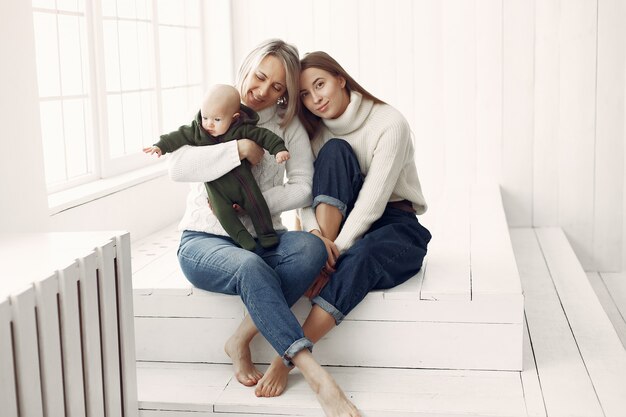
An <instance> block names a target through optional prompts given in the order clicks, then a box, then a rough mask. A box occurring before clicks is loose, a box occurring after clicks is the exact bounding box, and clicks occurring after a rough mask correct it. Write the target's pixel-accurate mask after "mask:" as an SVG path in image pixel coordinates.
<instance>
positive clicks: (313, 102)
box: [300, 67, 350, 119]
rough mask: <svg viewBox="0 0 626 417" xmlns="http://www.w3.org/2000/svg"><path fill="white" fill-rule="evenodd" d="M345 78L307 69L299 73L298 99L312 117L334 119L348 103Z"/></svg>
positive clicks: (315, 69) (317, 69) (320, 70)
mask: <svg viewBox="0 0 626 417" xmlns="http://www.w3.org/2000/svg"><path fill="white" fill-rule="evenodd" d="M345 86H346V80H345V78H343V77H341V76H338V75H333V74H331V73H330V72H328V71H324V70H322V69H319V68H314V67H311V68H307V69H305V70H304V71H302V72H301V73H300V99H301V100H302V104H304V106H305V107H306V108H307V109H309V111H310V112H311V113H313V114H314V115H316V116H318V117H321V118H322V119H336V118H337V117H339V116H341V115H342V114H343V112H344V111H345V110H346V107H348V104H349V103H350V97H349V96H348V92H347V90H346V89H345Z"/></svg>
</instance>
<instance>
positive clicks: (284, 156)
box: [276, 151, 289, 164]
mask: <svg viewBox="0 0 626 417" xmlns="http://www.w3.org/2000/svg"><path fill="white" fill-rule="evenodd" d="M288 159H289V152H287V151H280V152H278V153H277V154H276V162H278V163H279V164H282V163H283V162H285V161H286V160H288Z"/></svg>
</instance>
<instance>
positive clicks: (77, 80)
mask: <svg viewBox="0 0 626 417" xmlns="http://www.w3.org/2000/svg"><path fill="white" fill-rule="evenodd" d="M58 19H59V20H58V22H59V52H60V58H61V89H62V94H63V95H80V94H84V93H85V91H84V90H83V84H84V83H83V58H82V56H83V53H82V51H81V30H80V20H79V18H78V17H76V16H63V15H59V17H58ZM86 54H87V51H85V55H86Z"/></svg>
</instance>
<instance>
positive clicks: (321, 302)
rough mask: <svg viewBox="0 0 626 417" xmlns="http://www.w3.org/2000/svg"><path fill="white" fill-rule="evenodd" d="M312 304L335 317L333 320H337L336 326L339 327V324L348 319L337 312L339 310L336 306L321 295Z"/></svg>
mask: <svg viewBox="0 0 626 417" xmlns="http://www.w3.org/2000/svg"><path fill="white" fill-rule="evenodd" d="M311 303H313V304H317V305H318V306H320V308H321V309H322V310H324V311H325V312H327V313H328V314H330V315H331V316H333V318H334V319H335V324H337V325H339V323H341V322H342V321H343V319H344V318H345V317H346V316H345V315H344V314H343V313H342V312H341V311H339V310H337V308H336V307H335V306H334V305H332V304H331V303H329V302H328V301H326V300H324V299H323V298H322V297H320V296H319V295H318V296H316V297H315V298H313V299H312V300H311Z"/></svg>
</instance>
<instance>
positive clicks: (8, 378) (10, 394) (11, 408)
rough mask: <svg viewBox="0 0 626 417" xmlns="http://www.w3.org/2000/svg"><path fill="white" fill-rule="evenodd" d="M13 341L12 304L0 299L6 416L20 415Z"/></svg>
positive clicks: (0, 392) (0, 375)
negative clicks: (18, 412) (18, 411)
mask: <svg viewBox="0 0 626 417" xmlns="http://www.w3.org/2000/svg"><path fill="white" fill-rule="evenodd" d="M12 342H13V337H12V334H11V305H10V304H9V300H8V299H3V300H2V301H0V404H2V408H3V413H5V415H6V417H18V414H17V387H16V379H15V369H14V368H13V359H14V356H13V345H12Z"/></svg>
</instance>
